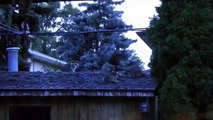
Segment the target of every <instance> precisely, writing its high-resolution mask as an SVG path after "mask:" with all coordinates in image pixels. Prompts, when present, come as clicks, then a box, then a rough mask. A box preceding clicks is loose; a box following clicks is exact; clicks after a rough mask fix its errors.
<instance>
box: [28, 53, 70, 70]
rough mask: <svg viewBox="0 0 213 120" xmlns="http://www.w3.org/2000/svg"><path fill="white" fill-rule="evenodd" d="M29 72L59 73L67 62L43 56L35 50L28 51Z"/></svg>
mask: <svg viewBox="0 0 213 120" xmlns="http://www.w3.org/2000/svg"><path fill="white" fill-rule="evenodd" d="M28 54H29V57H28V60H27V61H28V62H29V63H30V69H29V71H30V72H47V71H61V70H62V68H63V67H64V66H66V65H67V62H65V61H62V60H59V59H56V58H54V57H51V56H48V55H45V54H43V53H40V52H38V51H35V50H31V49H29V50H28Z"/></svg>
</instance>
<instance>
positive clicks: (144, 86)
mask: <svg viewBox="0 0 213 120" xmlns="http://www.w3.org/2000/svg"><path fill="white" fill-rule="evenodd" d="M102 77H103V74H101V73H100V72H74V73H72V72H49V73H42V72H0V96H23V95H24V96H153V92H154V90H155V87H156V82H155V81H154V80H153V79H152V78H151V77H150V75H146V76H144V77H142V78H137V79H130V78H121V79H120V81H119V82H118V83H106V82H104V81H103V79H102ZM128 94H129V95H128Z"/></svg>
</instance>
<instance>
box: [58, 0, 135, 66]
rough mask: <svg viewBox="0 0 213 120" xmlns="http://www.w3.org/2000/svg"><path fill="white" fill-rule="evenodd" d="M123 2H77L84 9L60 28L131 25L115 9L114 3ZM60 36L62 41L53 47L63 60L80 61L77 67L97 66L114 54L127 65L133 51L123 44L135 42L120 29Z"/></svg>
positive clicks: (111, 27)
mask: <svg viewBox="0 0 213 120" xmlns="http://www.w3.org/2000/svg"><path fill="white" fill-rule="evenodd" d="M123 2H124V1H123V0H117V1H114V0H96V1H95V2H92V3H81V4H80V6H81V7H85V8H86V9H85V10H83V11H82V12H80V13H78V14H76V15H75V16H74V17H73V23H72V24H68V25H66V28H65V29H64V30H65V31H69V32H72V31H74V32H80V31H99V30H116V29H126V28H132V26H131V25H127V24H125V23H124V21H123V20H122V19H121V15H122V13H123V12H122V11H116V10H115V5H120V4H122V3H123ZM61 40H62V41H63V43H64V44H63V45H62V46H60V47H58V49H57V50H58V51H59V54H60V56H61V57H62V59H64V60H66V61H80V69H81V70H96V69H99V68H100V67H101V66H102V65H103V64H104V63H105V62H109V61H110V59H111V58H112V56H113V55H114V54H117V55H118V56H120V58H117V59H116V60H117V61H120V60H123V61H125V63H126V64H127V65H128V64H129V63H130V58H131V56H132V55H133V51H132V50H128V49H127V48H128V47H129V46H130V44H132V43H134V42H136V40H131V39H128V38H126V37H125V36H124V33H122V32H101V33H99V32H97V33H88V34H81V35H76V36H63V37H62V38H61ZM114 56H115V55H114ZM116 64H117V65H118V64H119V63H118V62H117V63H116Z"/></svg>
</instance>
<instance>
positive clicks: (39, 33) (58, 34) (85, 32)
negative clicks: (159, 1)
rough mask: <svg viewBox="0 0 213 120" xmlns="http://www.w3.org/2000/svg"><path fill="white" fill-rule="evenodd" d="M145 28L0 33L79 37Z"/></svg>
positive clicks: (8, 33) (4, 33) (5, 33)
mask: <svg viewBox="0 0 213 120" xmlns="http://www.w3.org/2000/svg"><path fill="white" fill-rule="evenodd" d="M145 29H146V28H130V29H106V30H93V31H79V32H31V33H24V32H22V33H19V34H17V33H14V32H0V36H1V35H26V36H28V35H36V36H45V35H52V36H63V35H81V34H90V33H107V32H128V31H142V30H145Z"/></svg>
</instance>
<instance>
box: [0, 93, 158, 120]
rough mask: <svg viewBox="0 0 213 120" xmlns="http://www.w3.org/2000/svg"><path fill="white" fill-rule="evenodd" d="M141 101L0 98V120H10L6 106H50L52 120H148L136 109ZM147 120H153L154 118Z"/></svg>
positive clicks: (90, 98) (134, 99)
mask: <svg viewBox="0 0 213 120" xmlns="http://www.w3.org/2000/svg"><path fill="white" fill-rule="evenodd" d="M150 100H151V101H153V100H152V99H150ZM144 101H145V99H144V98H112V97H108V98H106V97H0V120H9V113H8V111H9V106H50V107H51V120H147V119H145V116H144V115H143V114H141V112H140V109H139V105H140V103H141V102H144ZM150 103H152V102H150ZM151 106H152V105H151ZM153 108H154V106H152V107H151V109H153ZM148 116H150V118H149V120H154V118H153V117H152V116H154V114H149V115H148Z"/></svg>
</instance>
